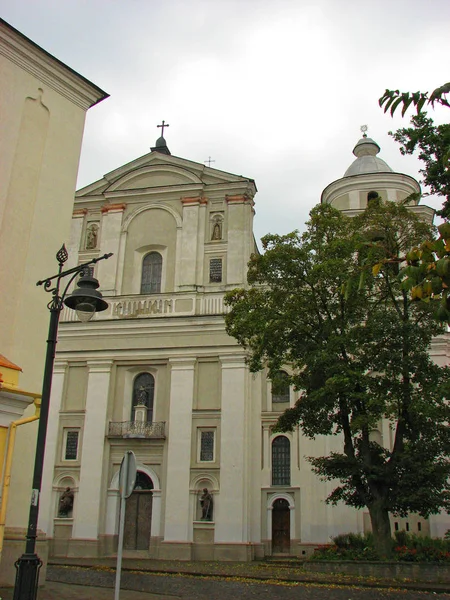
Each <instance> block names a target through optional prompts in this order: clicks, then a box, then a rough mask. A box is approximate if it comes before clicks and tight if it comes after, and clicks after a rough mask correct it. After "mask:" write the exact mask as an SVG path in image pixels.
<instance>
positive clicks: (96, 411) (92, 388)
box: [73, 360, 112, 540]
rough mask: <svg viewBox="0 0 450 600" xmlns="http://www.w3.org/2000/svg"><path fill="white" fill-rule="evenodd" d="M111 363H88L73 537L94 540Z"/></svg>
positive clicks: (95, 536) (99, 500)
mask: <svg viewBox="0 0 450 600" xmlns="http://www.w3.org/2000/svg"><path fill="white" fill-rule="evenodd" d="M111 367H112V361H108V360H99V361H90V362H88V368H89V377H88V385H87V393H86V418H85V422H84V431H83V448H82V454H81V469H80V486H79V491H78V496H77V497H76V499H75V502H76V504H77V505H76V511H75V514H76V517H75V519H74V526H73V537H74V538H82V539H94V540H95V539H97V537H98V524H99V514H100V503H101V499H102V479H103V478H102V474H103V454H104V447H105V430H106V415H107V407H108V392H109V383H110V377H111Z"/></svg>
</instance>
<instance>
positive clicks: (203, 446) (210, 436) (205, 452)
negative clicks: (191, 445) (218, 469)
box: [199, 429, 215, 462]
mask: <svg viewBox="0 0 450 600" xmlns="http://www.w3.org/2000/svg"><path fill="white" fill-rule="evenodd" d="M214 433H215V432H214V430H212V429H208V430H200V452H199V462H214V445H215V443H214V442H215V435H214Z"/></svg>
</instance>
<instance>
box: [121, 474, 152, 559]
mask: <svg viewBox="0 0 450 600" xmlns="http://www.w3.org/2000/svg"><path fill="white" fill-rule="evenodd" d="M152 490H153V482H152V480H151V479H150V477H149V476H148V475H146V474H145V473H142V471H138V472H137V474H136V484H135V486H134V490H133V493H132V494H131V496H130V497H129V498H128V500H127V501H126V508H125V531H124V539H123V547H124V548H125V550H148V548H149V544H150V532H151V524H152V501H153V494H152Z"/></svg>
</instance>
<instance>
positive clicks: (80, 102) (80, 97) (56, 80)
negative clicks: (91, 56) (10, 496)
mask: <svg viewBox="0 0 450 600" xmlns="http://www.w3.org/2000/svg"><path fill="white" fill-rule="evenodd" d="M0 54H2V55H3V56H5V58H7V59H8V60H10V61H11V62H12V63H14V64H15V65H17V66H18V67H20V68H21V69H23V70H24V71H26V72H28V73H30V75H33V76H34V77H36V78H37V79H39V80H40V81H42V82H43V83H45V84H47V85H48V86H49V87H50V88H52V89H53V90H55V91H56V92H57V93H59V94H60V95H61V96H64V98H67V99H68V100H69V101H70V102H72V103H73V104H75V105H76V106H79V107H80V108H82V109H83V110H85V111H86V110H88V109H89V108H90V107H91V106H94V104H97V103H98V102H101V101H102V100H104V99H105V98H108V96H109V94H107V93H106V92H104V91H103V90H101V89H100V88H99V87H97V86H96V85H95V84H93V83H92V82H90V81H89V80H88V79H86V78H85V77H83V76H82V75H80V74H79V73H77V72H76V71H74V70H73V69H71V68H70V67H68V66H67V65H65V64H64V63H63V62H61V61H60V60H58V59H57V58H55V57H54V56H52V55H51V54H49V53H48V52H47V51H46V50H44V49H43V48H41V47H40V46H38V45H37V44H35V43H34V42H33V41H32V40H30V39H28V38H27V37H26V36H24V35H23V34H21V33H20V32H19V31H17V30H16V29H14V28H13V27H11V26H10V25H9V24H8V23H6V22H5V21H3V20H0Z"/></svg>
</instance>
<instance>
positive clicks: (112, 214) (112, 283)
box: [97, 204, 127, 295]
mask: <svg viewBox="0 0 450 600" xmlns="http://www.w3.org/2000/svg"><path fill="white" fill-rule="evenodd" d="M126 206H127V205H126V204H106V205H105V206H103V207H102V228H101V252H102V254H106V253H108V252H112V253H113V256H111V258H109V259H108V260H102V261H101V262H99V264H98V267H97V268H98V271H97V279H98V280H99V282H100V286H101V290H102V292H103V293H104V294H108V295H115V294H116V293H117V282H116V278H117V271H118V264H119V257H120V252H119V248H120V242H121V235H120V232H121V229H122V220H123V213H124V210H125V208H126Z"/></svg>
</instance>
